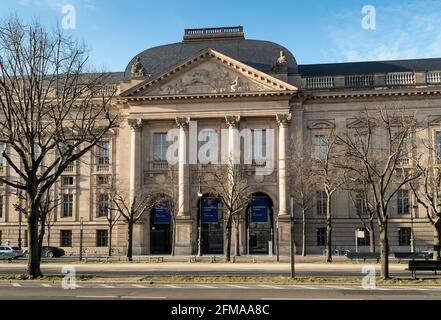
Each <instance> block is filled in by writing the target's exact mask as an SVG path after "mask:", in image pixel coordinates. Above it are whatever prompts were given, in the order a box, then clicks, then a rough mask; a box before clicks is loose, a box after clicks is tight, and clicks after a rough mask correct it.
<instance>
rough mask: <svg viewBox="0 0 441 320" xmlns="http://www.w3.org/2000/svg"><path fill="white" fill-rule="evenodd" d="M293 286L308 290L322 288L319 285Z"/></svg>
mask: <svg viewBox="0 0 441 320" xmlns="http://www.w3.org/2000/svg"><path fill="white" fill-rule="evenodd" d="M292 288H295V289H297V288H298V289H306V290H317V289H320V288H318V287H314V286H301V285H295V286H292Z"/></svg>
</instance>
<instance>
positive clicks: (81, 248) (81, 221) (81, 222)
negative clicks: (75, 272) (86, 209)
mask: <svg viewBox="0 0 441 320" xmlns="http://www.w3.org/2000/svg"><path fill="white" fill-rule="evenodd" d="M80 261H83V218H80Z"/></svg>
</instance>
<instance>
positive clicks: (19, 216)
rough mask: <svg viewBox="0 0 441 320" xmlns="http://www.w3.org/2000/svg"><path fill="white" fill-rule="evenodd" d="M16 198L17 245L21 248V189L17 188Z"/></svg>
mask: <svg viewBox="0 0 441 320" xmlns="http://www.w3.org/2000/svg"><path fill="white" fill-rule="evenodd" d="M16 196H17V198H18V206H17V208H16V209H17V213H18V247H19V248H20V249H21V244H22V237H21V224H22V219H23V216H22V214H23V201H22V194H21V190H19V189H18V188H17V195H16Z"/></svg>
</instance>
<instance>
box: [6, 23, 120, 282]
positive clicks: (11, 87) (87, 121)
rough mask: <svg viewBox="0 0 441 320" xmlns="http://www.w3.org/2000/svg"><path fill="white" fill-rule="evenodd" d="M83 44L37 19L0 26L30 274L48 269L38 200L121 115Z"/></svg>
mask: <svg viewBox="0 0 441 320" xmlns="http://www.w3.org/2000/svg"><path fill="white" fill-rule="evenodd" d="M87 68H88V58H87V54H86V50H85V48H83V47H81V46H79V45H77V44H76V43H75V42H74V41H72V40H71V39H69V38H65V37H63V35H62V34H61V33H59V32H52V33H50V32H47V31H45V30H44V28H43V27H42V26H41V25H40V24H39V23H37V22H35V23H33V24H32V25H29V26H27V25H24V24H23V23H22V22H20V21H19V20H18V19H16V18H10V19H9V20H7V21H3V22H2V23H1V24H0V142H1V143H3V144H4V145H5V146H6V148H5V150H4V151H3V157H4V159H5V160H6V162H7V164H8V165H9V166H10V167H11V169H12V171H13V172H15V174H16V175H18V177H19V179H18V180H13V179H8V178H5V177H0V181H1V182H3V183H5V184H6V185H8V186H10V187H13V188H17V189H20V190H23V191H24V194H25V196H26V203H27V212H28V214H27V224H28V240H29V258H28V267H27V273H28V275H29V276H30V277H39V276H41V275H42V273H41V270H40V260H41V256H40V249H41V248H40V246H39V238H40V235H39V230H38V224H39V222H40V221H41V219H40V203H41V201H42V199H43V197H44V195H45V193H46V192H47V190H48V189H50V188H51V186H53V185H54V183H55V182H56V181H57V179H58V178H59V177H60V175H61V174H62V173H63V172H64V171H65V170H66V167H67V166H68V165H70V164H71V163H73V162H74V161H76V160H78V159H80V158H81V157H82V156H83V155H85V154H86V153H88V152H89V151H90V150H91V149H92V148H93V147H94V146H95V145H96V143H97V142H98V141H100V140H101V139H102V138H103V137H104V136H105V135H106V134H107V133H108V132H109V131H110V130H111V129H112V128H115V127H116V126H117V119H116V117H115V116H112V115H111V113H110V110H109V107H110V103H109V101H110V98H109V99H107V98H106V99H105V98H101V99H97V98H96V96H95V94H94V93H95V89H96V88H98V87H100V86H101V85H102V84H103V80H104V75H103V74H99V75H97V74H92V73H87V74H86V72H87V71H88V69H87Z"/></svg>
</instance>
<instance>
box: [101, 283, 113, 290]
mask: <svg viewBox="0 0 441 320" xmlns="http://www.w3.org/2000/svg"><path fill="white" fill-rule="evenodd" d="M101 287H103V288H107V289H111V288H115V287H114V286H109V285H107V284H102V285H101Z"/></svg>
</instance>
